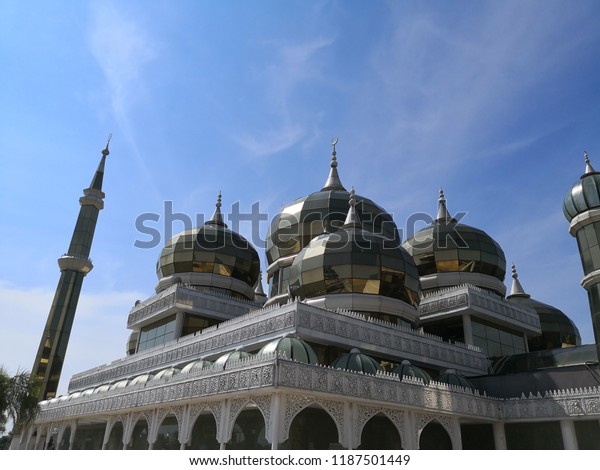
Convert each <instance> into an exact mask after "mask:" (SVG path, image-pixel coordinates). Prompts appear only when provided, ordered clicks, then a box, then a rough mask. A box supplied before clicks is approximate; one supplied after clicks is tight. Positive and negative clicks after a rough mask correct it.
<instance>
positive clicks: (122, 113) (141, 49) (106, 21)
mask: <svg viewBox="0 0 600 470" xmlns="http://www.w3.org/2000/svg"><path fill="white" fill-rule="evenodd" d="M117 5H119V4H114V3H111V2H101V3H98V4H96V6H95V7H94V8H93V9H92V13H91V22H90V30H89V34H88V44H89V49H90V52H91V54H92V55H93V57H94V58H95V59H96V61H97V63H98V65H99V66H100V68H101V70H102V72H103V74H104V76H105V77H106V81H107V86H108V90H109V94H110V102H111V108H112V112H113V115H114V118H115V120H116V122H117V124H118V125H119V130H120V134H121V135H120V136H119V137H122V138H123V140H125V141H126V142H127V143H128V144H129V147H130V151H131V153H132V154H133V155H134V156H135V157H136V159H137V162H138V164H139V166H140V167H141V168H142V171H143V172H144V177H145V179H146V180H147V181H148V183H149V186H150V187H151V188H153V189H154V192H155V194H156V196H157V197H158V198H159V199H160V197H159V194H158V190H157V188H156V185H155V183H154V178H153V176H152V173H151V172H150V171H149V169H148V166H147V165H146V163H145V161H144V159H143V157H142V155H141V152H140V151H139V145H138V138H137V136H136V133H135V132H134V130H133V126H132V125H131V118H130V114H131V107H132V106H133V105H134V104H135V102H136V100H138V99H140V98H142V97H143V92H144V72H145V70H144V69H145V67H146V66H147V65H148V64H149V63H150V62H152V61H153V60H155V59H156V58H157V57H158V48H159V46H158V42H157V41H156V40H155V39H154V38H153V37H152V36H151V35H150V34H149V33H148V31H147V30H146V29H144V27H143V25H142V24H141V23H140V21H139V20H136V19H135V18H134V17H133V16H132V15H128V14H127V13H126V12H125V10H124V8H123V7H121V8H119V7H118V6H117Z"/></svg>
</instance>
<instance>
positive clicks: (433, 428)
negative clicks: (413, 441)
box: [418, 418, 453, 450]
mask: <svg viewBox="0 0 600 470" xmlns="http://www.w3.org/2000/svg"><path fill="white" fill-rule="evenodd" d="M418 442H419V449H423V450H452V448H453V442H452V432H451V430H450V431H449V430H448V428H446V426H444V425H443V424H442V423H441V422H440V421H439V420H438V419H437V418H434V419H431V420H429V422H428V423H427V424H426V425H425V426H424V427H423V429H421V430H420V431H419V434H418Z"/></svg>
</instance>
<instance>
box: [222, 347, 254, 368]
mask: <svg viewBox="0 0 600 470" xmlns="http://www.w3.org/2000/svg"><path fill="white" fill-rule="evenodd" d="M251 356H252V354H250V353H247V352H246V351H241V350H236V351H230V352H228V353H225V354H223V355H222V356H220V357H219V358H218V359H217V360H216V361H215V362H214V365H215V367H225V366H226V365H228V364H231V363H232V362H237V361H241V360H243V359H248V358H249V357H251Z"/></svg>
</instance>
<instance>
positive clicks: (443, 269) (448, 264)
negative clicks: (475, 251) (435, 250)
mask: <svg viewBox="0 0 600 470" xmlns="http://www.w3.org/2000/svg"><path fill="white" fill-rule="evenodd" d="M435 266H436V269H437V271H438V272H440V273H448V272H456V271H458V260H451V261H436V263H435ZM434 272H435V271H434Z"/></svg>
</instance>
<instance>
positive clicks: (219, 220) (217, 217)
mask: <svg viewBox="0 0 600 470" xmlns="http://www.w3.org/2000/svg"><path fill="white" fill-rule="evenodd" d="M221 200H222V198H221V191H219V195H218V196H217V203H216V204H215V211H214V212H213V215H212V217H211V218H210V220H209V221H208V222H206V223H207V224H212V225H220V226H222V227H227V225H226V224H225V222H224V221H223V214H221V205H222V204H221Z"/></svg>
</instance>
